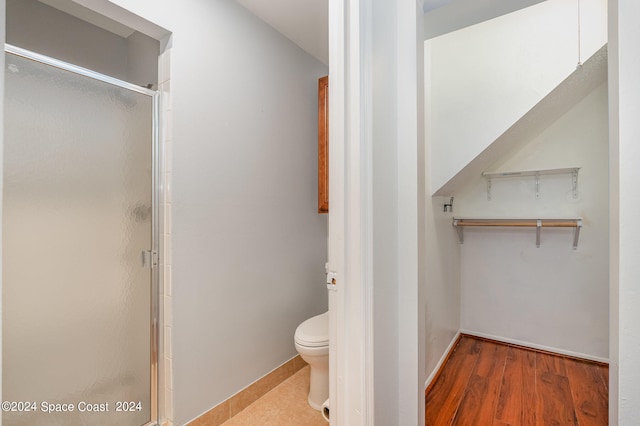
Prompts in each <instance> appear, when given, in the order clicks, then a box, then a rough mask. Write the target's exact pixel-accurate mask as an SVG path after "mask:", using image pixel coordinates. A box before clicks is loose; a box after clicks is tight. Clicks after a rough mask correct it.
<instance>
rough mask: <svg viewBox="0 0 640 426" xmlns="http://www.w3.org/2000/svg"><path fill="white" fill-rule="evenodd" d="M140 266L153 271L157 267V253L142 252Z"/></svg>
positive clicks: (151, 251)
mask: <svg viewBox="0 0 640 426" xmlns="http://www.w3.org/2000/svg"><path fill="white" fill-rule="evenodd" d="M142 266H143V267H144V266H148V267H149V268H151V269H153V268H155V267H156V266H158V252H157V251H155V250H144V251H143V252H142Z"/></svg>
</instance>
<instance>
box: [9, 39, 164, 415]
mask: <svg viewBox="0 0 640 426" xmlns="http://www.w3.org/2000/svg"><path fill="white" fill-rule="evenodd" d="M4 51H5V53H11V54H13V55H16V56H20V57H23V58H25V59H29V60H32V61H35V62H40V63H42V64H45V65H49V66H52V67H55V68H59V69H61V70H64V71H69V72H72V73H74V74H78V75H81V76H83V77H88V78H91V79H94V80H98V81H101V82H104V83H107V84H111V85H114V86H117V87H120V88H123V89H126V90H131V91H133V92H137V93H141V94H143V95H147V96H150V97H151V105H152V112H151V121H152V123H151V125H152V136H151V150H152V154H151V247H150V249H151V250H152V253H153V254H154V256H152V259H151V266H150V267H151V283H150V284H151V300H150V302H151V318H149V331H150V333H151V336H150V337H151V339H150V341H151V348H150V353H151V359H150V360H149V369H150V375H151V377H150V379H151V389H150V390H149V391H150V401H151V407H150V408H151V409H150V415H151V419H150V422H149V423H147V424H146V425H144V426H152V425H157V424H158V417H159V407H158V358H159V356H158V355H159V353H158V348H159V324H160V323H159V321H160V320H159V312H160V309H159V299H160V293H159V288H160V287H159V284H160V274H159V265H160V259H159V257H160V251H159V216H158V212H159V200H160V197H159V195H160V185H159V176H160V170H159V165H160V161H159V155H160V150H159V144H160V142H159V141H160V115H159V114H160V96H159V94H158V92H157V91H154V90H151V89H147V88H145V87H141V86H136V85H135V84H132V83H128V82H126V81H123V80H119V79H117V78H114V77H110V76H108V75H105V74H100V73H98V72H96V71H92V70H90V69H87V68H83V67H80V66H77V65H73V64H70V63H68V62H64V61H61V60H59V59H55V58H51V57H49V56H46V55H42V54H39V53H36V52H32V51H30V50H26V49H22V48H20V47H17V46H13V45H10V44H5V45H4Z"/></svg>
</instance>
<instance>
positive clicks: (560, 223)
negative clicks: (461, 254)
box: [453, 218, 582, 249]
mask: <svg viewBox="0 0 640 426" xmlns="http://www.w3.org/2000/svg"><path fill="white" fill-rule="evenodd" d="M453 226H454V227H455V228H456V231H458V238H459V239H460V244H462V243H464V235H463V233H462V229H463V228H464V227H465V226H489V227H490V226H499V227H525V228H536V247H540V230H541V229H542V228H574V230H573V248H574V249H576V248H578V239H579V238H580V228H582V218H576V219H461V218H453Z"/></svg>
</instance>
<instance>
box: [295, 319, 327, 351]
mask: <svg viewBox="0 0 640 426" xmlns="http://www.w3.org/2000/svg"><path fill="white" fill-rule="evenodd" d="M294 340H295V343H296V344H298V345H300V346H305V347H309V348H318V347H322V346H329V313H328V312H325V313H323V314H320V315H316V316H315V317H312V318H309V319H308V320H306V321H304V322H303V323H302V324H300V325H299V326H298V328H297V329H296V333H295V336H294Z"/></svg>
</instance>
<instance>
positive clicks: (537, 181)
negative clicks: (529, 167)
mask: <svg viewBox="0 0 640 426" xmlns="http://www.w3.org/2000/svg"><path fill="white" fill-rule="evenodd" d="M535 177H536V200H539V199H540V173H536V176H535Z"/></svg>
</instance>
